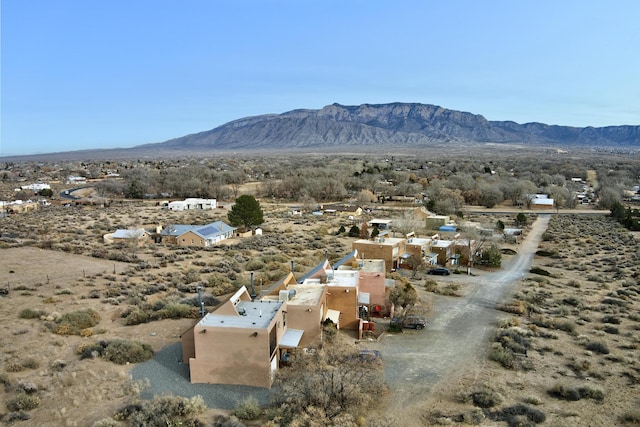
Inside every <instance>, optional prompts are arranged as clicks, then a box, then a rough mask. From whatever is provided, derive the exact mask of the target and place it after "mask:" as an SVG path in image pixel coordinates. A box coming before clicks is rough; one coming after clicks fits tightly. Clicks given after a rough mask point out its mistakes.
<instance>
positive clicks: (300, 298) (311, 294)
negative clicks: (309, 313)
mask: <svg viewBox="0 0 640 427" xmlns="http://www.w3.org/2000/svg"><path fill="white" fill-rule="evenodd" d="M288 289H289V290H291V289H293V290H295V291H296V294H295V296H294V297H293V298H289V301H288V304H289V305H318V304H319V303H320V299H321V298H322V294H323V293H324V285H323V286H318V285H317V284H311V283H309V284H303V285H289V287H288Z"/></svg>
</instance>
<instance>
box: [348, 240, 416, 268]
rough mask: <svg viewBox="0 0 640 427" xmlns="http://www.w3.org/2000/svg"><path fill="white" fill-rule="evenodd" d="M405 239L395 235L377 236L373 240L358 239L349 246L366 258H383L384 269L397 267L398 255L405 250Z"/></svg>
mask: <svg viewBox="0 0 640 427" xmlns="http://www.w3.org/2000/svg"><path fill="white" fill-rule="evenodd" d="M406 246H407V240H406V239H404V238H397V237H378V238H376V239H374V240H367V239H359V240H356V241H354V242H353V243H352V244H351V248H352V249H354V250H357V251H358V253H359V254H360V255H361V256H363V257H364V258H366V259H382V260H384V264H385V269H386V271H391V270H394V269H396V268H398V264H399V261H400V257H401V256H402V255H403V254H404V253H405V252H406Z"/></svg>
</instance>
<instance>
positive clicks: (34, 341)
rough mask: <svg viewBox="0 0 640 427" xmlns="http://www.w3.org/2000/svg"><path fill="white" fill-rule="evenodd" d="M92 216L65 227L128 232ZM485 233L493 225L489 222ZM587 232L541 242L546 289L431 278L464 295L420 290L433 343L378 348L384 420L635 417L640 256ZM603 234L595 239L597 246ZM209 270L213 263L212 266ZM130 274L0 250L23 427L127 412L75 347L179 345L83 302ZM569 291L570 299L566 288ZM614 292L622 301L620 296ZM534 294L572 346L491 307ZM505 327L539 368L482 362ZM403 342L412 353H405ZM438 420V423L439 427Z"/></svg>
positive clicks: (119, 266)
mask: <svg viewBox="0 0 640 427" xmlns="http://www.w3.org/2000/svg"><path fill="white" fill-rule="evenodd" d="M74 212H75V211H74ZM87 212H90V211H84V210H80V211H77V213H76V214H74V215H75V216H74V220H75V221H81V222H80V223H83V224H85V225H86V226H87V229H89V227H91V226H93V224H94V222H97V221H105V220H106V219H107V218H108V219H110V221H111V223H112V224H118V223H120V222H121V223H123V224H125V225H126V224H127V223H126V220H127V218H133V217H132V216H131V213H130V210H126V211H123V213H122V215H121V216H119V217H116V213H115V211H114V210H111V211H108V212H105V213H104V214H102V213H101V214H100V215H102V217H101V218H98V219H91V218H90V217H89V216H88V215H87ZM485 213H486V212H484V213H477V214H474V216H475V215H484V214H485ZM486 214H488V213H486ZM118 215H120V214H118ZM135 215H136V216H135V220H136V221H148V222H150V223H153V222H154V221H156V219H155V217H154V216H152V215H148V214H147V213H145V212H139V213H137V214H135ZM561 216H562V215H561ZM589 216H591V215H589ZM554 217H555V215H554ZM185 218H187V217H186V216H185ZM187 219H188V218H187ZM318 220H321V221H325V219H318ZM82 221H84V222H82ZM279 221H280V220H270V223H271V224H269V226H270V227H272V228H273V229H274V230H275V231H277V232H279V233H288V231H286V230H291V229H297V228H300V229H302V230H308V231H311V230H316V229H318V228H319V227H326V228H328V229H331V227H332V226H331V225H328V224H329V223H328V222H322V223H320V225H318V224H300V225H295V224H294V223H293V221H290V220H282V221H280V222H279ZM491 221H492V222H493V223H495V220H494V219H493V218H491ZM552 222H553V220H552ZM574 222H579V221H574ZM570 227H571V223H567V224H563V225H562V227H560V229H559V230H560V231H558V229H554V230H555V231H554V233H556V234H562V230H565V229H569V228H570ZM595 227H596V229H594V231H584V230H582V231H581V230H577V231H576V232H575V233H574V234H572V235H568V236H563V237H562V239H559V240H557V241H547V240H545V239H543V242H542V243H541V244H540V247H543V248H545V249H553V250H557V251H559V254H560V255H561V256H560V257H559V258H542V257H538V256H536V257H535V258H534V261H533V263H534V265H535V266H540V267H543V268H545V269H547V270H549V271H550V272H551V274H552V276H550V277H540V276H537V275H532V274H528V275H527V277H526V280H524V281H522V280H520V281H518V280H516V281H515V282H514V280H515V279H517V277H507V276H508V275H509V274H512V273H508V271H511V270H508V269H509V268H512V266H510V265H507V266H506V269H505V272H504V273H503V275H502V276H499V275H497V276H494V275H492V274H493V273H491V274H490V273H481V272H478V275H477V276H472V277H470V278H469V277H467V276H462V275H452V276H450V277H449V278H439V277H438V278H436V279H437V280H438V281H443V282H444V281H447V280H450V281H456V282H459V283H460V284H461V291H462V293H463V294H464V295H465V296H464V297H463V298H454V297H441V296H433V295H432V294H430V293H428V292H426V291H424V290H423V289H420V293H421V294H422V295H423V296H424V297H425V298H429V299H432V301H433V307H434V309H433V313H432V314H431V325H432V327H431V329H430V328H427V329H425V330H423V331H419V332H415V333H414V332H413V331H408V332H407V333H406V334H403V335H402V336H397V337H385V338H383V340H382V341H381V342H380V343H379V344H380V345H381V346H388V347H387V348H384V353H383V354H385V355H386V356H385V359H386V358H388V364H389V368H390V369H396V368H397V371H396V372H397V374H394V375H393V376H389V382H390V385H391V386H392V388H393V387H395V388H396V390H397V391H398V393H396V394H392V395H391V396H390V399H389V402H388V403H389V405H390V406H389V408H392V411H395V410H397V411H398V412H400V413H401V414H409V413H411V414H413V415H414V416H413V417H412V418H411V419H412V420H413V422H415V424H413V425H434V424H435V423H436V422H435V421H434V420H435V419H437V420H438V423H444V424H447V423H452V422H453V420H456V419H459V418H460V414H465V413H468V412H469V411H471V410H472V409H473V405H471V404H470V403H469V402H468V400H465V399H463V398H461V395H463V394H465V393H466V394H467V395H468V393H469V392H470V391H471V390H474V389H476V388H478V387H484V386H487V387H490V388H491V389H493V390H495V391H496V392H498V393H500V394H501V395H502V396H503V398H504V402H503V404H502V405H503V406H505V405H513V404H518V403H522V402H523V401H527V402H530V401H536V402H539V403H538V404H537V405H536V407H537V408H539V409H540V410H543V411H544V412H545V414H546V416H547V422H546V425H554V426H556V425H558V426H560V425H567V426H573V425H576V426H579V425H593V426H606V425H616V424H619V420H620V416H621V415H622V414H624V413H626V412H627V411H629V410H632V409H633V408H637V407H638V404H639V400H638V399H637V384H640V367H639V366H638V356H637V348H638V342H639V340H638V330H640V328H639V326H638V317H634V316H633V313H634V312H635V313H637V310H638V308H640V303H639V302H638V298H637V296H636V295H635V294H634V293H633V292H631V291H632V290H635V289H636V288H635V286H636V285H635V284H636V282H637V277H638V274H639V272H638V268H639V266H640V260H638V258H637V257H636V258H634V256H635V255H636V254H637V253H638V252H639V251H638V245H637V241H636V244H635V246H633V245H631V244H630V243H629V242H627V241H624V242H622V240H620V239H621V238H618V237H615V236H617V234H616V233H617V231H615V230H614V229H611V230H610V229H605V228H604V226H601V225H600V224H596V225H595ZM69 228H73V227H71V226H69ZM71 232H74V231H73V230H71ZM599 233H601V234H603V235H602V237H600V235H599ZM100 235H101V234H100ZM613 238H615V239H618V240H617V243H616V244H615V245H611V244H608V242H607V240H609V241H610V240H611V239H613ZM345 240H348V239H345ZM623 243H624V244H623ZM143 252H144V251H141V253H140V256H141V257H142V258H145V259H148V260H153V259H154V258H153V257H152V256H151V255H146V254H144V253H143ZM204 259H205V260H206V261H208V262H213V261H214V260H213V258H209V255H208V254H207V255H206V258H204ZM514 259H515V258H514ZM523 259H524V257H523ZM195 260H202V259H201V258H192V259H187V260H184V261H180V262H177V263H175V264H171V265H169V266H168V267H167V268H166V269H160V270H159V272H156V271H155V270H154V271H153V275H155V276H159V275H161V274H166V272H167V271H171V270H173V271H185V270H186V269H188V268H190V266H191V265H192V264H191V263H192V262H193V261H195ZM132 267H133V266H132V264H127V263H120V262H114V261H109V260H105V259H98V258H93V257H88V256H85V255H79V254H74V253H71V252H61V251H54V250H43V249H38V248H34V247H29V246H25V247H14V248H8V249H6V248H5V249H1V250H0V286H3V285H5V284H9V286H10V287H11V289H12V291H11V293H10V295H9V296H3V297H0V322H2V323H1V324H2V325H3V326H4V328H2V329H0V367H2V369H1V370H0V374H3V375H6V378H7V379H8V381H9V382H10V383H11V384H12V385H15V384H17V383H18V382H19V381H25V382H32V383H34V384H36V385H37V387H38V389H39V390H40V391H39V392H38V396H39V398H40V402H41V403H40V407H39V408H37V409H35V410H33V411H30V414H31V416H32V418H31V420H29V421H27V422H24V423H22V424H23V425H44V426H60V425H68V426H85V425H91V424H92V423H93V422H95V421H97V420H99V419H102V418H105V417H107V416H110V415H112V414H113V412H114V411H115V410H116V409H117V408H118V407H121V406H122V405H123V404H125V403H127V402H129V401H130V400H131V396H132V395H133V394H134V389H135V388H136V387H134V386H131V381H130V379H129V378H130V376H129V375H130V369H131V366H119V365H114V364H112V363H109V362H106V361H103V360H100V359H92V360H82V361H81V360H79V357H78V355H77V353H76V350H77V348H78V346H79V345H80V344H82V343H86V342H91V341H95V340H97V339H112V338H116V337H119V338H127V339H138V340H141V341H144V342H147V343H149V344H151V345H152V347H153V348H154V349H155V350H156V351H160V350H162V349H163V348H166V346H168V345H173V344H175V343H176V342H178V341H179V335H180V334H181V333H182V332H183V331H184V330H185V329H186V328H187V327H188V326H189V325H190V323H191V322H192V321H191V320H190V319H182V320H163V321H159V322H151V323H147V324H142V325H137V326H135V327H131V326H124V324H123V321H122V319H121V316H120V315H121V313H122V311H123V310H124V309H125V308H126V305H125V304H120V305H114V304H105V303H104V302H103V300H104V298H103V297H101V298H90V297H89V294H90V293H91V292H92V291H93V290H96V289H97V290H99V291H100V292H101V295H103V293H104V292H106V290H108V289H109V288H110V286H111V284H112V283H115V282H118V283H120V284H122V283H127V284H129V285H130V286H131V288H132V289H133V288H135V287H136V286H141V285H144V284H145V283H148V282H149V281H153V279H151V277H152V276H151V273H148V272H136V271H133V270H132ZM522 268H524V267H523V266H522V265H521V266H519V267H518V268H517V269H516V270H514V271H518V272H520V271H521V270H522ZM515 274H516V276H517V275H518V274H519V273H515ZM634 274H635V276H634ZM592 276H595V277H592ZM425 277H427V276H422V277H420V278H419V280H418V281H416V282H415V283H416V284H418V285H419V282H420V281H422V280H423V279H424V278H425ZM431 278H433V277H431ZM572 281H575V282H577V283H578V285H579V286H578V287H576V286H575V284H573V285H572V284H571V282H572ZM496 285H498V286H497V287H496V289H498V288H500V289H503V290H502V291H500V292H498V293H496V294H493V293H492V294H485V293H483V290H484V289H487V288H489V287H495V286H496ZM503 286H504V287H503ZM510 286H514V287H513V288H512V291H511V294H503V293H502V292H507V289H509V287H510ZM620 290H629V292H628V293H626V294H615V293H616V292H618V291H620ZM538 293H539V294H544V295H542V297H541V298H542V300H543V301H542V303H540V304H539V305H540V307H541V308H540V309H541V310H542V312H541V314H542V315H543V316H544V317H545V318H554V319H555V318H558V319H564V320H568V321H570V322H573V323H574V324H575V332H573V333H567V332H565V331H563V330H557V329H553V328H546V327H538V326H536V325H534V323H533V320H534V318H533V317H532V316H527V315H512V314H509V313H505V312H501V311H497V310H495V301H496V300H497V299H498V298H500V297H504V298H506V299H507V300H508V299H509V298H516V299H519V300H526V299H527V298H528V299H532V298H531V296H532V295H534V294H538ZM611 293H614V294H615V295H616V298H617V299H624V301H626V303H625V304H626V306H625V307H618V306H611V305H610V304H603V300H605V299H606V298H610V297H609V294H611ZM571 296H574V297H576V298H579V299H580V306H579V307H576V306H572V305H568V304H567V303H564V302H563V301H564V300H566V299H567V298H569V297H571ZM532 300H533V299H532ZM88 307H92V308H95V309H96V310H97V311H98V312H99V313H100V316H101V320H100V323H99V324H98V325H97V326H96V327H95V328H94V335H93V336H91V337H79V336H60V335H55V334H53V333H51V332H50V331H49V330H48V329H47V328H46V327H45V326H44V322H45V320H40V319H22V318H20V317H19V313H20V312H21V310H23V309H25V308H31V309H40V310H43V311H44V312H45V313H47V314H52V313H56V312H57V313H66V312H70V311H74V310H79V309H84V308H88ZM474 313H475V315H477V316H481V320H482V323H480V322H478V328H468V326H469V325H471V326H475V325H474V324H473V323H474ZM605 315H612V316H616V317H618V318H619V319H620V320H621V323H620V324H619V325H613V326H616V327H617V328H618V329H619V332H618V333H615V334H614V333H610V332H605V327H606V326H611V325H607V324H605V323H604V322H603V321H602V318H603V316H605ZM513 317H515V318H516V319H517V322H519V324H520V325H521V327H523V328H526V329H530V330H537V331H542V332H545V333H546V334H539V335H537V336H534V337H532V338H531V341H532V347H531V349H530V351H529V354H528V359H529V360H531V362H532V365H533V367H534V368H533V369H532V370H527V371H523V370H509V369H505V368H503V367H501V366H500V365H498V364H497V363H496V362H493V361H489V360H488V359H487V358H486V354H487V352H488V349H489V348H490V343H489V342H488V341H490V340H491V339H492V336H493V334H492V328H496V330H497V324H498V323H499V321H500V320H501V319H510V318H513ZM607 330H609V329H607ZM417 338H420V339H424V341H420V340H418V339H417ZM454 338H455V339H454ZM394 340H395V341H394ZM402 340H405V341H406V342H407V343H406V345H407V346H409V347H405V345H404V344H402V345H400V344H399V343H401V341H402ZM588 340H601V341H603V342H605V343H606V344H607V345H608V346H609V348H610V349H611V351H610V353H609V354H606V355H605V354H594V353H593V352H589V351H587V350H585V347H584V342H585V341H588ZM455 343H457V344H455ZM410 345H411V346H413V347H411V346H410ZM483 345H484V347H483ZM465 346H466V347H465ZM425 347H426V350H427V351H425ZM407 348H409V349H410V351H407V350H406V349H407ZM447 355H454V356H447ZM29 359H31V360H32V361H35V363H31V362H30V363H28V365H29V366H30V367H28V368H25V369H23V370H22V371H19V372H13V371H9V370H8V369H7V367H8V366H9V365H11V364H14V365H15V364H16V363H17V364H20V363H23V362H25V361H27V360H29ZM59 360H62V361H64V362H65V365H66V366H65V367H64V369H62V370H56V369H54V368H53V367H52V364H55V362H56V361H59ZM34 365H35V367H34ZM577 365H579V366H583V367H584V369H583V371H581V372H576V371H575V369H574V368H575V367H576V366H577ZM411 366H413V367H414V368H415V369H414V368H411ZM394 367H395V368H394ZM571 367H573V368H571ZM557 382H561V383H563V384H567V385H570V386H580V385H584V384H590V385H594V386H597V387H599V388H601V389H602V390H603V391H604V392H605V398H604V400H603V401H602V402H595V401H593V400H592V399H581V400H579V401H575V402H567V401H564V400H559V399H556V398H552V397H550V396H548V394H547V390H548V389H549V387H551V386H552V385H553V384H555V383H557ZM14 391H15V390H11V389H6V388H5V389H0V413H6V412H7V410H6V408H5V407H4V406H3V405H4V403H5V402H6V401H7V400H8V399H9V398H10V397H11V396H13V395H14ZM534 398H535V399H534ZM434 414H440V415H441V416H440V417H435V418H434ZM393 415H394V416H396V414H393ZM398 417H399V418H398V420H400V421H399V423H398V424H396V425H411V424H410V423H408V422H407V423H405V421H407V420H408V418H407V417H406V416H405V415H399V414H398ZM456 417H457V418H456ZM208 419H211V418H210V416H209V418H208ZM447 420H448V421H447ZM482 424H483V425H506V424H505V423H503V422H497V421H493V420H490V419H485V420H484V421H483V422H482ZM17 425H20V423H18V424H17Z"/></svg>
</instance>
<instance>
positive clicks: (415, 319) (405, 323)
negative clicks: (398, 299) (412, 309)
mask: <svg viewBox="0 0 640 427" xmlns="http://www.w3.org/2000/svg"><path fill="white" fill-rule="evenodd" d="M391 321H392V322H393V323H395V324H397V325H401V326H402V327H403V328H411V329H424V327H425V326H427V321H426V320H425V319H424V317H421V316H415V315H409V316H406V317H404V318H402V319H399V318H397V317H394V318H393V319H392V320H391Z"/></svg>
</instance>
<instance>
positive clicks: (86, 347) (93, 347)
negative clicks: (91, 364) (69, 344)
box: [76, 341, 109, 360]
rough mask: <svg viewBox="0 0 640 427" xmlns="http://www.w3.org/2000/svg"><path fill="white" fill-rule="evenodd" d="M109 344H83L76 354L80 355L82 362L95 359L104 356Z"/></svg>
mask: <svg viewBox="0 0 640 427" xmlns="http://www.w3.org/2000/svg"><path fill="white" fill-rule="evenodd" d="M108 344H109V343H108V342H107V341H98V342H95V343H83V344H80V345H79V346H78V348H77V349H76V353H77V354H79V355H80V360H84V359H93V358H94V357H98V356H102V354H103V353H104V349H105V348H106V347H107V345H108Z"/></svg>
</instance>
